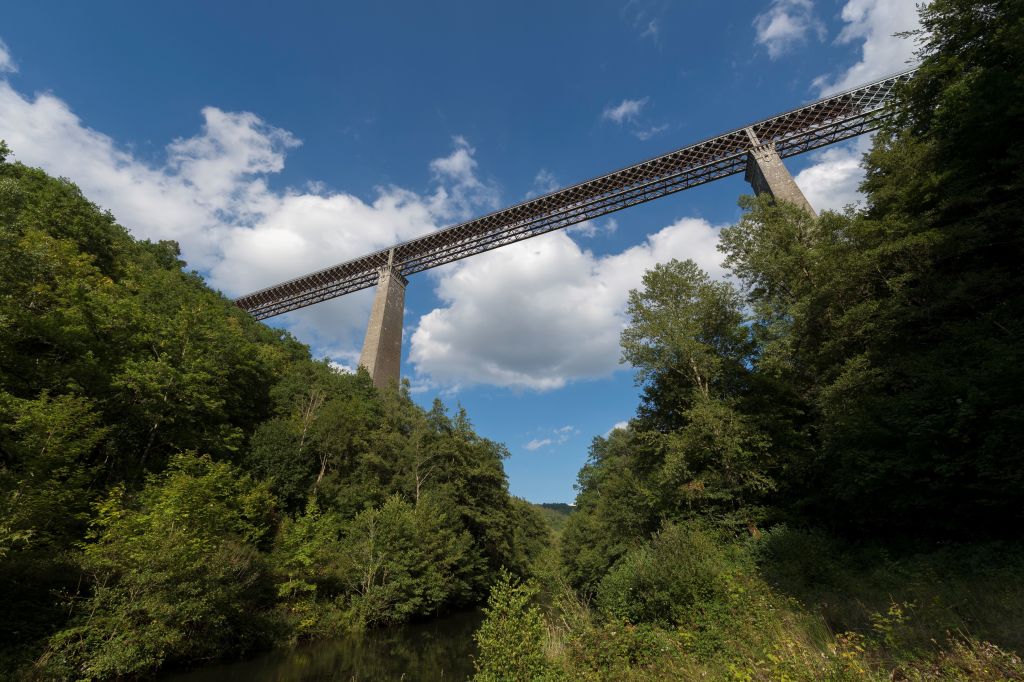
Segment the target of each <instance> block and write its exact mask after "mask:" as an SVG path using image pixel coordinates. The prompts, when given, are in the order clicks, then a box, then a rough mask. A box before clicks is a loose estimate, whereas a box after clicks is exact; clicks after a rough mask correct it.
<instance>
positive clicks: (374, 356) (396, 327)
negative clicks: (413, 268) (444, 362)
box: [359, 259, 409, 388]
mask: <svg viewBox="0 0 1024 682" xmlns="http://www.w3.org/2000/svg"><path fill="white" fill-rule="evenodd" d="M389 260H390V259H389ZM408 283H409V280H407V279H406V278H405V277H403V276H402V273H401V272H399V270H398V268H395V267H393V266H392V265H390V264H389V265H387V266H385V267H383V268H381V269H380V279H379V280H378V281H377V295H376V296H375V297H374V299H373V308H372V309H371V310H370V323H369V325H367V327H366V339H365V340H364V341H363V352H362V353H361V354H360V356H359V364H360V365H362V366H363V367H365V368H366V371H367V372H369V373H370V377H371V378H372V379H373V385H374V386H376V387H377V388H385V387H386V386H388V385H390V384H391V383H396V384H397V383H398V381H399V378H400V376H401V365H402V317H403V313H404V312H405V285H406V284H408Z"/></svg>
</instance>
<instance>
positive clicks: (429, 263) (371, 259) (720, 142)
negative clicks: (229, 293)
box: [235, 71, 913, 320]
mask: <svg viewBox="0 0 1024 682" xmlns="http://www.w3.org/2000/svg"><path fill="white" fill-rule="evenodd" d="M912 75H913V71H907V72H904V73H901V74H897V75H895V76H891V77H889V78H885V79H882V80H879V81H876V82H874V83H869V84H868V85H863V86H860V87H858V88H854V89H852V90H848V91H846V92H843V93H840V94H838V95H834V96H832V97H827V98H825V99H821V100H819V101H817V102H814V103H812V104H808V105H806V106H803V107H800V108H798V109H794V110H792V111H787V112H786V113H784V114H779V115H778V116H773V117H771V118H767V119H764V120H763V121H758V122H757V123H753V124H751V125H749V126H743V127H742V128H737V129H736V130H732V131H730V132H728V133H725V134H723V135H719V136H717V137H713V138H710V139H708V140H704V141H703V142H698V143H697V144H692V145H690V146H688V147H683V148H682V149H677V150H676V151H674V152H669V153H668V154H665V155H664V156H659V157H657V158H654V159H650V160H648V161H644V162H642V163H638V164H636V165H633V166H629V167H628V168H623V169H621V170H617V171H615V172H614V173H608V174H607V175H602V176H601V177H598V178H594V179H593V180H587V181H586V182H581V183H579V184H577V185H573V186H572V187H566V188H565V189H560V190H556V191H554V192H551V193H550V194H546V195H544V196H541V197H538V198H536V199H531V200H529V201H524V202H523V203H521V204H516V205H515V206H511V207H509V208H506V209H503V210H500V211H496V212H494V213H490V214H488V215H485V216H482V217H480V218H475V219H473V220H470V221H468V222H465V223H461V224H459V225H453V226H452V227H447V228H445V229H443V230H438V231H436V232H433V233H431V234H428V235H424V236H422V237H418V238H416V239H413V240H410V241H407V242H403V243H401V244H396V245H395V246H393V247H391V248H389V249H384V250H381V251H377V252H376V253H371V254H369V255H366V256H362V257H360V258H356V259H353V260H350V261H347V262H345V263H340V264H338V265H335V266H332V267H329V268H326V269H324V270H320V271H318V272H314V273H311V274H309V275H304V276H302V277H298V278H296V279H293V280H290V281H288V282H283V283H281V284H277V285H275V286H272V287H269V288H267V289H263V290H261V291H257V292H255V293H252V294H249V295H247V296H242V297H241V298H239V299H238V300H237V301H235V303H236V305H238V306H239V307H240V308H243V309H245V310H247V311H249V312H250V313H252V314H253V315H254V316H255V317H256V318H257V319H261V320H262V319H265V318H268V317H273V316H274V315H280V314H281V313H285V312H288V311H290V310H297V309H298V308H304V307H306V306H309V305H313V304H314V303H319V302H321V301H326V300H329V299H332V298H337V297H338V296H344V295H345V294H350V293H352V292H354V291H359V290H360V289H367V288H369V287H372V286H374V285H375V284H377V279H378V277H379V271H380V268H382V267H385V266H387V265H388V263H389V254H391V252H393V254H392V259H393V260H392V263H393V265H394V267H396V268H398V270H399V271H400V272H401V273H402V274H403V275H406V276H408V275H411V274H413V273H417V272H422V271H423V270H427V269H429V268H434V267H437V266H439V265H443V264H445V263H451V262H453V261H457V260H460V259H462V258H466V257H467V256H472V255H474V254H477V253H481V252H483V251H489V250H491V249H496V248H498V247H500V246H504V245H505V244H510V243H512V242H516V241H520V240H522V239H529V238H530V237H534V236H537V235H539V234H544V233H545V232H550V231H552V230H558V229H561V228H563V227H568V226H570V225H573V224H576V223H580V222H583V221H584V220H590V219H593V218H597V217H599V216H603V215H607V214H609V213H613V212H615V211H619V210H621V209H623V208H626V207H628V206H633V205H635V204H640V203H643V202H646V201H651V200H652V199H657V198H659V197H663V196H666V195H668V194H672V193H675V192H679V191H682V190H684V189H687V188H690V187H695V186H697V185H702V184H704V183H706V182H711V181H712V180H717V179H719V178H724V177H726V176H728V175H734V174H736V173H741V172H743V171H744V170H745V169H746V164H747V154H748V153H749V152H750V150H751V148H752V143H751V140H750V138H749V136H748V135H747V134H746V132H745V130H746V129H747V128H750V129H751V130H752V131H753V133H754V134H755V135H756V136H757V138H758V139H759V140H760V142H761V143H762V144H773V145H774V146H775V150H776V151H777V152H778V154H779V156H781V157H788V156H795V155H796V154H802V153H803V152H807V151H810V150H812V149H818V148H819V147H824V146H826V145H830V144H832V143H834V142H839V141H841V140H846V139H849V138H852V137H856V136H857V135H861V134H863V133H866V132H868V131H871V130H875V129H877V128H878V127H879V125H881V122H882V120H883V119H884V118H886V117H887V116H889V115H890V114H891V110H890V109H888V108H887V107H886V105H887V104H888V103H890V102H891V101H892V99H893V95H894V92H895V89H896V86H897V85H898V84H899V83H902V82H904V81H907V80H909V79H910V78H911V76H912Z"/></svg>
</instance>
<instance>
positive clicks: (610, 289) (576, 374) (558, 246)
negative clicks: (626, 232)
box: [409, 218, 723, 391]
mask: <svg viewBox="0 0 1024 682" xmlns="http://www.w3.org/2000/svg"><path fill="white" fill-rule="evenodd" d="M717 242H718V231H717V229H716V228H715V227H714V226H712V225H710V224H709V223H708V222H707V221H704V220H700V219H696V218H684V219H681V220H679V221H677V222H676V223H674V224H672V225H669V226H668V227H665V228H663V229H661V230H659V231H658V232H656V233H654V234H651V235H649V236H648V237H647V239H646V240H645V241H644V242H643V243H641V244H638V245H637V246H633V247H631V248H628V249H626V250H625V251H622V252H621V253H616V254H610V255H606V256H595V255H594V254H593V253H592V252H591V251H589V250H585V249H582V248H581V247H580V246H579V244H577V243H576V242H575V241H574V240H573V239H572V237H571V236H570V235H568V234H566V233H565V232H561V231H559V232H553V233H550V234H547V235H544V236H541V237H535V238H533V239H530V240H527V241H523V242H518V243H515V244H510V245H509V246H506V247H504V248H502V249H500V250H499V251H492V252H489V253H484V254H480V255H478V256H475V257H474V258H472V259H469V260H466V261H461V262H459V263H455V264H452V265H450V266H446V267H445V268H440V269H438V270H436V271H434V272H435V273H437V274H436V275H435V277H436V278H437V287H436V293H437V295H438V297H439V298H440V299H441V301H442V302H443V304H444V305H443V306H442V307H439V308H436V309H434V310H432V311H430V312H429V313H427V314H426V315H423V316H422V317H421V318H420V320H419V322H418V324H417V326H416V330H415V331H414V332H413V334H412V338H411V348H410V353H409V359H410V361H411V363H412V364H413V365H414V367H415V370H416V373H417V375H418V376H419V377H420V378H422V379H424V380H428V381H430V382H432V383H433V384H434V385H437V386H441V387H449V388H455V389H458V388H464V387H468V386H472V385H477V384H491V385H497V386H504V387H509V388H512V389H517V390H523V389H528V390H535V391H547V390H552V389H557V388H561V387H562V386H565V385H566V384H567V383H569V382H571V381H577V380H581V379H588V378H596V377H602V376H607V375H609V374H611V373H612V372H614V371H615V370H616V369H617V368H619V364H618V360H619V334H620V332H621V331H622V329H623V327H624V326H625V324H626V317H625V305H626V298H627V294H628V292H629V290H630V289H631V288H636V287H638V286H640V283H641V278H642V277H643V273H644V272H645V271H646V270H647V269H649V268H651V267H653V266H654V265H655V264H656V263H661V262H665V261H668V260H670V259H672V258H679V259H684V258H693V259H694V260H695V261H696V262H697V263H698V264H699V265H700V266H701V267H703V268H704V269H706V270H708V271H709V272H710V273H711V274H712V275H713V276H716V277H718V276H721V275H722V274H723V272H722V268H721V264H720V261H721V254H719V253H718V251H717V250H716V245H717Z"/></svg>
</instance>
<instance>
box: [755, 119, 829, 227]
mask: <svg viewBox="0 0 1024 682" xmlns="http://www.w3.org/2000/svg"><path fill="white" fill-rule="evenodd" d="M747 137H749V138H750V142H751V144H753V145H754V147H753V148H752V149H751V150H750V154H749V155H748V156H747V173H746V175H745V176H744V177H745V178H746V181H747V182H749V183H750V186H751V187H753V188H754V194H756V195H758V196H761V195H762V194H768V195H770V196H772V197H774V198H775V200H776V201H788V202H790V203H793V204H796V205H797V206H799V207H800V208H802V209H804V210H805V211H807V212H808V213H810V214H811V215H812V216H816V215H817V214H816V213H815V212H814V207H813V206H811V203H810V202H809V201H807V197H805V196H804V193H803V192H801V191H800V188H799V187H798V186H797V184H796V182H795V181H794V180H793V176H792V175H790V174H789V171H788V170H786V166H785V165H784V164H783V163H782V159H781V158H780V157H779V154H778V152H776V151H775V144H774V143H773V142H769V143H767V144H761V141H760V140H759V139H757V135H755V134H754V131H753V130H751V129H750V128H747Z"/></svg>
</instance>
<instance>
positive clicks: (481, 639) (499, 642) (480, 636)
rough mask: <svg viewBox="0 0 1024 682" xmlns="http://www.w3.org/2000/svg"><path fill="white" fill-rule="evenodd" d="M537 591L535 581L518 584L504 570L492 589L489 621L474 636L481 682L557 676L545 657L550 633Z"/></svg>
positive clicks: (487, 617) (488, 606) (531, 680)
mask: <svg viewBox="0 0 1024 682" xmlns="http://www.w3.org/2000/svg"><path fill="white" fill-rule="evenodd" d="M537 589H538V588H537V585H536V583H534V582H533V581H527V582H525V583H521V582H518V581H516V580H515V579H513V578H512V576H511V575H510V574H509V573H508V572H507V571H504V570H503V571H502V573H501V575H500V577H499V579H498V582H496V583H495V584H494V586H493V587H491V594H490V596H489V597H488V598H487V607H486V608H485V609H484V614H485V616H486V618H485V620H484V622H483V624H482V625H481V626H480V629H479V630H477V631H476V633H474V635H473V639H475V640H476V643H477V646H479V647H480V655H479V657H478V658H477V659H476V661H475V666H476V676H475V677H474V679H475V680H477V682H498V681H501V682H515V681H518V680H522V681H523V682H527V681H528V682H533V681H534V680H538V679H544V678H548V679H550V678H551V676H552V675H553V671H552V670H550V669H549V667H548V664H547V662H546V660H545V658H544V639H545V635H546V630H545V625H544V619H543V617H542V616H541V612H540V608H538V607H537V605H536V604H535V603H534V599H535V597H536V596H537Z"/></svg>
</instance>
